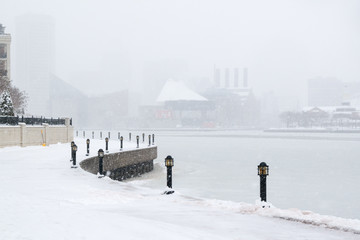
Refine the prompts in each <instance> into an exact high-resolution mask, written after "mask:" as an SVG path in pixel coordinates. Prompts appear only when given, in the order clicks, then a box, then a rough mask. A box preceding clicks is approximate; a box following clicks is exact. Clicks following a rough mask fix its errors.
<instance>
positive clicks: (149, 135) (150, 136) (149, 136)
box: [149, 134, 151, 147]
mask: <svg viewBox="0 0 360 240" xmlns="http://www.w3.org/2000/svg"><path fill="white" fill-rule="evenodd" d="M150 145H151V135H150V134H149V147H150Z"/></svg>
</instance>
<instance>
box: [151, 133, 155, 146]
mask: <svg viewBox="0 0 360 240" xmlns="http://www.w3.org/2000/svg"><path fill="white" fill-rule="evenodd" d="M154 144H155V134H153V135H152V145H154Z"/></svg>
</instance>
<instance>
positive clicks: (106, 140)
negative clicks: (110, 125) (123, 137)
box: [105, 137, 109, 153]
mask: <svg viewBox="0 0 360 240" xmlns="http://www.w3.org/2000/svg"><path fill="white" fill-rule="evenodd" d="M105 151H106V153H108V152H109V138H107V137H106V138H105Z"/></svg>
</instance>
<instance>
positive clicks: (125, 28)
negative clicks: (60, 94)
mask: <svg viewBox="0 0 360 240" xmlns="http://www.w3.org/2000/svg"><path fill="white" fill-rule="evenodd" d="M25 13H35V14H37V13H41V14H48V15H51V16H52V17H53V18H54V20H55V26H56V74H57V75H58V76H59V77H61V78H63V79H64V80H65V81H68V82H70V83H71V84H73V85H74V86H76V87H80V86H84V85H85V83H86V87H84V88H83V91H84V92H85V93H87V94H94V93H96V92H110V91H115V90H116V89H118V88H122V87H124V85H128V84H130V85H131V86H132V87H140V86H141V83H142V82H143V81H145V80H146V79H145V80H144V78H146V76H144V73H143V71H144V68H146V66H148V65H149V64H150V65H151V64H154V63H155V64H160V65H161V64H163V63H164V62H167V61H170V62H178V63H181V64H183V65H185V66H186V67H184V71H185V72H186V73H184V75H183V76H184V78H187V79H184V80H186V81H189V80H191V79H201V78H212V77H213V76H212V73H213V66H214V64H216V65H218V66H221V67H227V66H229V67H240V68H242V67H248V69H249V82H250V85H251V86H252V87H253V88H254V91H255V93H256V94H258V95H260V94H261V93H262V92H266V91H274V92H276V93H278V94H282V95H284V94H287V95H296V96H299V97H300V98H302V99H303V98H305V96H306V95H305V94H306V83H307V79H309V78H312V77H316V76H324V77H326V76H331V77H337V78H339V79H340V80H342V81H360V1H358V0H338V1H332V0H308V1H306V0H298V1H291V0H275V1H270V0H263V1H262V0H255V1H254V0H252V1H240V0H236V1H230V0H221V1H220V0H218V1H210V0H203V1H200V0H199V1H196V0H179V1H175V0H173V1H172V0H132V1H115V0H101V1H99V0H77V1H75V0H71V1H70V0H2V1H1V7H0V23H2V24H4V25H5V26H7V29H6V31H7V32H9V33H12V34H13V33H14V32H15V18H16V17H17V16H19V15H21V14H25ZM13 37H14V38H16V36H15V35H14V36H13ZM14 41H15V42H16V40H15V39H14ZM13 48H16V45H15V44H13ZM119 76H120V77H119ZM169 77H170V76H169ZM99 78H100V79H99ZM125 78H126V79H125ZM97 79H99V80H97ZM99 85H100V86H101V87H99Z"/></svg>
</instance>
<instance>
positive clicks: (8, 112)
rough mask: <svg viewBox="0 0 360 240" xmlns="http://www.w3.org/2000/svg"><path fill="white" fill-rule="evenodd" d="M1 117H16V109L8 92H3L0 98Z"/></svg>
mask: <svg viewBox="0 0 360 240" xmlns="http://www.w3.org/2000/svg"><path fill="white" fill-rule="evenodd" d="M0 115H2V116H14V107H13V103H12V100H11V97H10V94H9V93H8V91H3V93H2V94H1V96H0Z"/></svg>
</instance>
